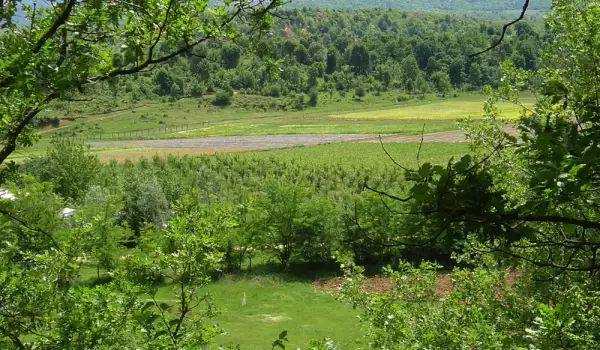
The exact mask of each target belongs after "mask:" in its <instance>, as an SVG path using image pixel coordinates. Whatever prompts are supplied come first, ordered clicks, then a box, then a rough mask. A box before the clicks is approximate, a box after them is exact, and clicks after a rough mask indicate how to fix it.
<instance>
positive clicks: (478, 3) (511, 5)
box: [286, 0, 551, 19]
mask: <svg viewBox="0 0 600 350" xmlns="http://www.w3.org/2000/svg"><path fill="white" fill-rule="evenodd" d="M523 2H524V0H292V2H291V3H290V4H288V5H286V6H287V7H291V8H303V7H320V8H336V9H361V8H383V9H388V8H393V9H401V10H410V11H434V12H447V13H459V14H466V15H471V16H476V17H484V18H490V19H506V18H512V17H515V16H518V15H519V13H520V12H521V9H522V7H523ZM550 3H551V0H531V2H530V5H529V10H528V13H527V15H528V18H530V19H533V18H541V16H542V15H543V14H544V13H547V12H549V11H550Z"/></svg>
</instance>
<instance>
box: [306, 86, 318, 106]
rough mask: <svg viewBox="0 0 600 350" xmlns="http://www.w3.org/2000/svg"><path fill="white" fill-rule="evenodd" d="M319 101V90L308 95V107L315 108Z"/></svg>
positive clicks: (313, 90)
mask: <svg viewBox="0 0 600 350" xmlns="http://www.w3.org/2000/svg"><path fill="white" fill-rule="evenodd" d="M318 101H319V93H318V92H317V90H315V89H312V90H310V93H309V94H308V105H309V106H311V107H315V106H316V105H317V103H318Z"/></svg>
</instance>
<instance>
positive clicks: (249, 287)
mask: <svg viewBox="0 0 600 350" xmlns="http://www.w3.org/2000/svg"><path fill="white" fill-rule="evenodd" d="M81 274H82V278H83V280H84V281H88V282H92V281H94V280H95V277H96V269H95V267H94V266H92V265H84V266H83V267H82V269H81ZM101 275H104V272H103V271H102V272H101ZM311 281H312V280H311V279H310V278H307V277H306V276H304V277H294V276H293V275H285V274H280V273H264V274H263V273H259V274H256V275H252V274H244V275H225V276H222V277H221V278H219V279H217V280H215V281H214V282H212V283H210V284H209V285H207V286H206V287H204V288H203V289H201V290H200V291H199V293H200V294H201V293H206V292H208V293H210V294H211V295H212V297H213V302H214V303H215V306H216V307H217V308H218V309H220V310H222V311H223V312H222V313H221V314H220V315H218V316H217V317H215V318H213V319H208V320H207V323H209V324H218V325H219V327H221V329H222V330H223V332H224V334H222V335H219V336H217V337H216V338H215V340H214V341H213V342H212V344H213V347H212V348H217V346H218V345H224V346H227V345H236V344H239V345H240V346H241V348H242V349H248V350H253V349H270V348H271V343H272V342H273V340H275V339H276V338H277V336H278V335H279V333H281V332H282V331H284V330H287V331H288V339H289V340H290V343H289V344H286V346H288V345H289V349H297V348H304V346H305V345H306V344H307V343H308V342H309V341H311V340H312V339H315V338H325V337H330V338H331V339H333V340H334V341H336V342H340V343H343V344H344V345H345V348H346V349H355V348H357V347H358V346H359V345H360V344H361V340H362V333H361V330H360V326H359V323H358V319H357V315H358V312H357V311H355V310H353V309H352V307H351V306H350V305H348V304H344V303H341V302H340V301H337V300H336V299H335V297H334V296H333V295H332V294H331V293H330V292H328V291H326V290H325V289H321V288H319V287H315V286H313V285H312V284H311ZM244 293H245V294H246V305H242V299H243V297H244ZM155 297H156V299H157V301H158V302H165V303H168V304H174V303H176V302H177V300H176V299H175V294H174V293H173V291H172V288H171V287H170V286H162V287H160V288H159V289H158V291H157V293H156V296H155ZM142 298H143V296H142Z"/></svg>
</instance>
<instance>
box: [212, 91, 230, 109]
mask: <svg viewBox="0 0 600 350" xmlns="http://www.w3.org/2000/svg"><path fill="white" fill-rule="evenodd" d="M231 96H233V93H232V92H231V91H224V90H221V91H218V92H217V95H216V96H215V100H214V101H213V104H214V105H215V106H228V105H230V104H231Z"/></svg>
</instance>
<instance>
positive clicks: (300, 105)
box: [294, 94, 304, 110]
mask: <svg viewBox="0 0 600 350" xmlns="http://www.w3.org/2000/svg"><path fill="white" fill-rule="evenodd" d="M294 107H295V108H296V109H297V110H303V109H304V95H302V94H300V95H298V96H296V99H295V100H294Z"/></svg>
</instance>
